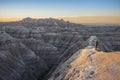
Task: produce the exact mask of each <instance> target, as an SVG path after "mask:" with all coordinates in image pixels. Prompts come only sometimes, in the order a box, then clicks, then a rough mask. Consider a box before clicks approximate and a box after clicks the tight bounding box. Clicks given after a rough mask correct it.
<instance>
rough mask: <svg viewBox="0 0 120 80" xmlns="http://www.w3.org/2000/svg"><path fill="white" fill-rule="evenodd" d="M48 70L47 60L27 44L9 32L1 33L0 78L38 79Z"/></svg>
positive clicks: (8, 79)
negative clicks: (20, 41) (17, 39)
mask: <svg viewBox="0 0 120 80" xmlns="http://www.w3.org/2000/svg"><path fill="white" fill-rule="evenodd" d="M6 37H7V38H6ZM47 70H48V67H47V64H46V63H45V61H44V60H43V59H41V58H40V57H39V56H37V55H36V54H35V53H34V52H33V51H31V50H30V49H28V48H27V47H26V46H25V45H23V44H22V43H19V42H17V41H16V40H15V39H14V38H12V37H11V36H9V35H8V34H7V33H2V34H1V35H0V80H37V79H41V78H42V76H43V75H44V74H45V73H46V71H47Z"/></svg>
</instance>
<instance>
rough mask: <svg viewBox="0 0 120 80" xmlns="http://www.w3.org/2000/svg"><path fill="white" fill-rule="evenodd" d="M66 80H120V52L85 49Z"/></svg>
mask: <svg viewBox="0 0 120 80" xmlns="http://www.w3.org/2000/svg"><path fill="white" fill-rule="evenodd" d="M70 65H71V68H70V69H69V71H68V72H67V74H66V76H65V78H64V80H120V52H107V53H106V52H99V51H95V50H94V49H83V50H82V52H81V54H80V55H79V56H78V58H76V59H75V60H74V61H73V62H72V63H71V64H70Z"/></svg>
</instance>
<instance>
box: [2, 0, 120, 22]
mask: <svg viewBox="0 0 120 80" xmlns="http://www.w3.org/2000/svg"><path fill="white" fill-rule="evenodd" d="M86 16H88V18H91V19H92V18H95V17H98V16H99V17H100V16H102V17H103V16H106V17H111V16H112V17H117V19H118V17H120V0H0V18H1V19H0V21H2V20H3V21H5V20H8V21H9V20H12V19H14V20H16V19H19V18H25V17H32V18H48V17H53V18H60V17H61V18H64V17H67V19H69V18H72V17H77V19H76V20H78V17H82V18H83V17H86ZM91 16H92V17H91ZM65 19H66V18H65Z"/></svg>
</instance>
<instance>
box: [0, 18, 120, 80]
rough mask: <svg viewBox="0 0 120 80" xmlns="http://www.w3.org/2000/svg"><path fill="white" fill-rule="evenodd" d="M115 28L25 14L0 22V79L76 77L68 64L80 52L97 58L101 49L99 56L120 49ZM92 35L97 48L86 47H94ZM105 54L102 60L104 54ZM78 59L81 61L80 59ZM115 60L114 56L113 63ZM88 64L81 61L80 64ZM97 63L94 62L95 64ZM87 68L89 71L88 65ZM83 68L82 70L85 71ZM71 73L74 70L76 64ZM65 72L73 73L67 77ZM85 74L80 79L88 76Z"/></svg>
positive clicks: (75, 58) (44, 79) (119, 39)
mask: <svg viewBox="0 0 120 80" xmlns="http://www.w3.org/2000/svg"><path fill="white" fill-rule="evenodd" d="M119 31H120V26H95V27H91V26H86V25H81V24H74V23H70V22H68V21H64V20H63V19H53V18H46V19H32V18H25V19H23V20H21V21H16V22H7V23H6V22H4V23H0V61H1V63H0V67H1V68H0V80H8V79H9V80H48V79H49V80H61V79H62V80H64V79H75V80H76V79H77V78H76V77H75V78H74V74H71V68H72V66H71V65H70V64H71V63H73V64H74V60H75V61H76V60H77V59H78V58H79V57H80V56H81V55H82V53H86V54H84V55H85V56H86V55H89V56H91V55H92V53H95V54H96V56H95V58H97V57H98V53H102V54H101V57H102V55H104V53H111V54H110V55H111V56H112V55H114V54H113V53H112V52H115V51H120V47H119V46H120V32H119ZM91 36H92V37H91ZM95 36H96V37H95ZM96 38H97V41H98V46H97V49H98V52H97V51H95V50H93V49H89V48H90V47H91V46H90V45H92V48H94V46H93V45H94V43H90V42H91V41H90V42H89V40H91V39H92V41H93V42H94V40H96ZM88 45H89V47H88V48H87V49H85V48H86V46H88ZM82 49H83V50H82ZM81 51H82V52H81ZM80 53H81V54H80ZM117 53H119V52H117ZM105 56H106V57H104V58H105V60H106V59H107V54H106V55H105ZM118 56H119V55H118ZM108 57H110V56H109V55H108ZM114 57H116V56H114ZM83 59H84V57H83ZM97 59H98V58H97ZM100 59H103V58H100ZM80 60H81V58H80ZM89 60H90V59H89V57H88V58H87V60H86V62H88V63H89V64H91V63H90V61H89ZM95 60H96V59H95ZM107 60H108V59H107ZM112 60H114V59H112ZM101 61H102V60H101ZM79 62H80V63H82V60H81V61H79ZM98 62H99V61H98ZM116 62H117V61H116V60H115V62H113V63H116ZM118 63H119V62H118ZM75 64H76V62H75ZM89 64H84V63H83V66H84V65H85V66H89ZM105 64H107V63H105ZM76 65H77V64H76ZM98 65H99V64H97V63H96V66H97V67H98ZM77 66H80V65H77ZM116 66H117V65H116ZM73 67H74V65H73ZM81 69H82V68H80V70H81ZM105 69H106V67H105ZM117 70H119V69H117ZM69 71H70V72H69ZM74 71H75V72H74ZM87 71H88V73H89V72H90V71H89V68H88V70H87ZM87 71H86V72H87ZM113 71H114V70H113ZM86 72H85V73H82V74H85V75H87V74H86ZM95 72H96V71H95ZM115 72H116V71H115ZM72 73H75V74H76V73H77V71H76V68H75V69H74V70H73V71H72ZM90 73H91V74H94V72H90ZM69 74H70V76H71V75H73V77H72V78H70V77H69ZM115 74H117V73H115ZM85 75H83V76H84V79H85V78H86V77H88V76H85ZM99 75H100V74H99ZM75 76H76V75H75ZM90 76H91V75H90ZM80 79H82V78H81V77H80ZM88 79H91V78H88ZM105 79H106V78H105Z"/></svg>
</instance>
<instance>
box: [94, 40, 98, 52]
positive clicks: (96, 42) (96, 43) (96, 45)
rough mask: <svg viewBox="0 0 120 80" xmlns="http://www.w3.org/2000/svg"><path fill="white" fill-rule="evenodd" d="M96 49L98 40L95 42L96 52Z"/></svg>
mask: <svg viewBox="0 0 120 80" xmlns="http://www.w3.org/2000/svg"><path fill="white" fill-rule="evenodd" d="M97 47H98V40H96V41H95V50H97Z"/></svg>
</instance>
